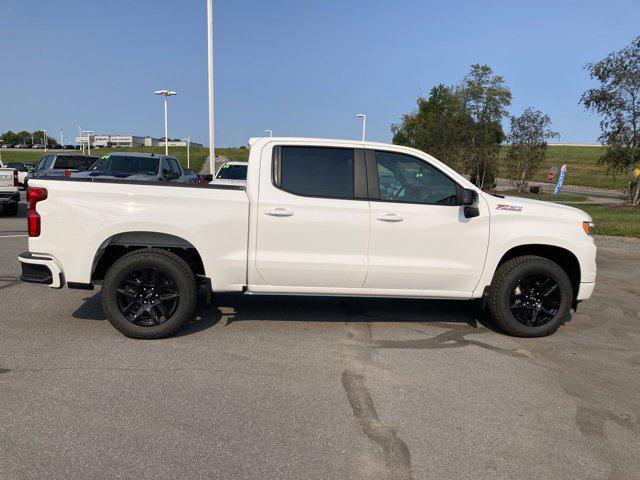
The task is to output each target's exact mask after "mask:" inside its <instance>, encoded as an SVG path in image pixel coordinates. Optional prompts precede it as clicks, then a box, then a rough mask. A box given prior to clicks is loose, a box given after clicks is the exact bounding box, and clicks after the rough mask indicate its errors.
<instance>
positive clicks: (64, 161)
mask: <svg viewBox="0 0 640 480" xmlns="http://www.w3.org/2000/svg"><path fill="white" fill-rule="evenodd" d="M95 161H96V157H66V156H65V157H63V156H59V157H57V158H56V162H55V165H54V167H53V168H58V169H62V170H77V169H79V168H80V167H85V168H88V167H89V166H90V165H91V164H92V163H93V162H95Z"/></svg>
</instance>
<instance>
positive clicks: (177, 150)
mask: <svg viewBox="0 0 640 480" xmlns="http://www.w3.org/2000/svg"><path fill="white" fill-rule="evenodd" d="M55 151H56V150H50V151H48V152H47V153H51V152H55ZM71 152H72V153H80V152H81V151H80V150H72V151H71ZM111 152H147V153H151V152H153V153H157V154H164V147H132V148H99V149H93V148H92V149H91V155H96V156H98V157H101V156H103V155H107V154H108V153H111ZM47 153H45V152H44V151H42V150H28V149H25V150H21V149H20V150H17V149H2V150H0V157H1V158H2V161H3V162H4V163H8V162H22V163H36V162H38V160H40V159H41V158H42V157H43V156H44V155H46V154H47ZM169 155H173V156H174V157H176V158H177V159H178V160H179V161H180V165H182V167H183V168H187V148H186V147H169ZM216 155H223V156H225V157H228V158H230V159H232V160H247V159H248V158H249V150H248V149H245V148H216ZM189 156H190V166H191V169H192V170H194V171H196V172H199V171H200V169H201V168H202V164H203V163H204V161H205V160H206V159H207V157H208V156H209V149H208V148H206V147H191V149H190V152H189Z"/></svg>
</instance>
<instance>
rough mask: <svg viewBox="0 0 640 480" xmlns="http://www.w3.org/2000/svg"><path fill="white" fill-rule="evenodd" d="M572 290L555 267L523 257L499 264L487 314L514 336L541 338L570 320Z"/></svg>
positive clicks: (533, 257)
mask: <svg viewBox="0 0 640 480" xmlns="http://www.w3.org/2000/svg"><path fill="white" fill-rule="evenodd" d="M572 303H573V288H572V286H571V281H570V280H569V277H568V276H567V274H566V273H565V271H564V270H563V269H562V268H560V266H559V265H557V264H556V263H554V262H552V261H551V260H548V259H546V258H542V257H537V256H534V255H527V256H522V257H517V258H514V259H512V260H509V261H508V262H505V263H504V264H502V265H500V267H499V268H498V270H497V271H496V274H495V276H494V278H493V282H492V283H491V288H490V292H489V302H488V305H489V312H490V314H491V317H492V319H493V320H494V321H495V323H496V324H497V325H498V326H500V327H501V328H502V329H503V330H505V331H506V332H507V333H509V334H511V335H514V336H517V337H543V336H546V335H550V334H552V333H553V332H555V331H556V330H557V329H558V328H560V326H562V325H563V324H564V323H566V322H567V321H568V320H569V319H570V318H571V305H572Z"/></svg>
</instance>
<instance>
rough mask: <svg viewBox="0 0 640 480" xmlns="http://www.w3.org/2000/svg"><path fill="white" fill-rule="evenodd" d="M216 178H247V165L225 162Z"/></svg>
mask: <svg viewBox="0 0 640 480" xmlns="http://www.w3.org/2000/svg"><path fill="white" fill-rule="evenodd" d="M216 178H222V179H224V180H246V179H247V166H246V165H229V164H228V163H225V164H224V165H223V166H222V168H221V169H220V171H219V172H218V175H217V176H216Z"/></svg>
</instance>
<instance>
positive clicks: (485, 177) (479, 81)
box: [458, 63, 511, 189]
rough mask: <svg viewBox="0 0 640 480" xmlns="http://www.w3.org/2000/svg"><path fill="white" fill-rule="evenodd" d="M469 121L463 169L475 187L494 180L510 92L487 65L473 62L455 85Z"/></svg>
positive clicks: (491, 182)
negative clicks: (464, 75) (503, 120)
mask: <svg viewBox="0 0 640 480" xmlns="http://www.w3.org/2000/svg"><path fill="white" fill-rule="evenodd" d="M458 94H459V95H460V97H461V98H462V101H463V102H464V105H465V109H466V111H467V112H468V113H469V115H470V116H471V120H472V123H471V125H470V128H469V132H468V134H467V136H468V140H467V157H466V161H467V168H466V171H467V173H468V174H469V176H470V177H471V181H473V182H474V183H475V184H476V185H477V186H478V187H480V188H483V189H486V188H491V187H492V186H493V184H494V183H495V177H496V173H497V166H498V155H499V153H500V144H501V143H502V141H503V140H504V139H505V134H504V132H503V130H502V124H501V122H502V118H503V117H505V116H506V115H507V114H508V113H507V110H506V107H507V106H509V105H510V104H511V91H510V90H509V88H508V87H507V86H506V85H505V83H504V78H503V77H502V76H500V75H495V74H494V73H493V70H491V67H489V66H488V65H480V64H477V63H476V64H474V65H471V70H470V71H469V73H468V74H467V76H466V77H465V78H464V80H463V82H462V85H461V86H460V87H459V88H458Z"/></svg>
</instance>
